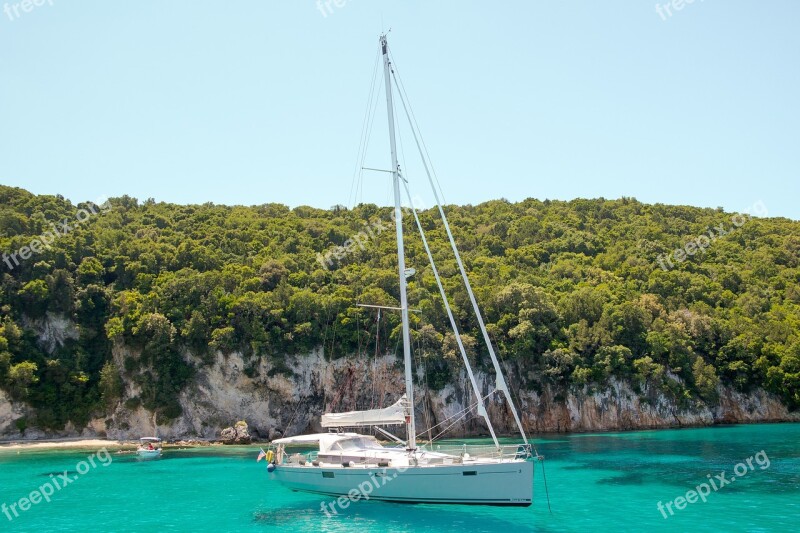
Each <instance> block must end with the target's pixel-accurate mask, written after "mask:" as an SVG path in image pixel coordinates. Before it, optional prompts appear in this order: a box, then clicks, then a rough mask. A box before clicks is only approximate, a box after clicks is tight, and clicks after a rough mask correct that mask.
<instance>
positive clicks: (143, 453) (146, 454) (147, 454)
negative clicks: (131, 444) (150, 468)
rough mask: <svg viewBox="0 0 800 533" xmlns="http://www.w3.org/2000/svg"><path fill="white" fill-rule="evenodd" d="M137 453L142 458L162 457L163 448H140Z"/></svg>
mask: <svg viewBox="0 0 800 533" xmlns="http://www.w3.org/2000/svg"><path fill="white" fill-rule="evenodd" d="M136 454H137V455H138V456H139V458H140V459H158V458H159V457H161V450H138V451H137V452H136Z"/></svg>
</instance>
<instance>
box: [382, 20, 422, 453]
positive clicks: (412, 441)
mask: <svg viewBox="0 0 800 533" xmlns="http://www.w3.org/2000/svg"><path fill="white" fill-rule="evenodd" d="M380 43H381V52H382V53H383V75H384V80H385V81H384V85H386V111H387V115H388V117H389V146H390V148H391V152H392V181H393V183H394V225H395V230H396V233H397V268H398V271H399V273H400V314H401V316H402V317H403V361H404V363H405V370H406V400H407V401H408V411H407V414H406V434H407V435H408V442H407V448H408V449H409V450H414V449H416V447H417V443H416V435H417V433H416V427H415V424H414V380H413V377H412V373H411V339H410V335H409V327H408V297H407V296H406V258H405V247H404V246H403V210H402V208H401V206H400V165H399V164H398V163H397V146H396V144H395V138H394V135H395V131H394V103H393V101H392V80H391V70H392V66H391V65H392V64H391V62H390V61H389V46H388V45H387V43H386V35H381V41H380Z"/></svg>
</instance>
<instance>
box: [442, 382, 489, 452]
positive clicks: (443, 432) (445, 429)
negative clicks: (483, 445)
mask: <svg viewBox="0 0 800 533" xmlns="http://www.w3.org/2000/svg"><path fill="white" fill-rule="evenodd" d="M495 392H497V389H495V390H493V391H492V392H490V393H489V394H487V395H486V396H484V397H483V398H481V402H483V401H485V400H486V399H487V398H488V397H489V396H491V395H492V394H494V393H495ZM476 405H478V403H477V402H476V403H474V404H472V405H471V406H470V407H469V409H468V410H467V412H465V413H464V414H463V415H462V416H460V417H458V419H457V420H455V421H454V422H453V423H452V424H450V425H449V426H447V427H446V428H444V429H443V430H442V431H440V432H439V434H438V435H436V436H435V437H433V440H437V439H438V438H439V437H441V436H442V435H444V434H445V433H447V432H448V431H449V430H450V428H451V427H453V426H455V425H456V424H458V423H459V422H461V420H462V419H463V418H464V417H466V416H467V413H469V411H471V410H472V408H473V407H475V406H476ZM451 418H452V417H451ZM473 418H478V417H477V416H475V417H473ZM470 420H472V418H470ZM497 447H498V448H499V447H500V445H499V444H498V445H497Z"/></svg>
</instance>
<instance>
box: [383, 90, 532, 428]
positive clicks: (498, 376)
mask: <svg viewBox="0 0 800 533" xmlns="http://www.w3.org/2000/svg"><path fill="white" fill-rule="evenodd" d="M395 84H397V78H395ZM398 92H399V91H398ZM400 102H401V103H402V104H403V109H404V110H405V112H406V118H407V119H408V121H409V123H410V122H411V115H409V113H408V108H407V107H406V101H405V99H404V98H403V95H402V93H400ZM411 133H412V134H413V135H414V141H415V142H416V144H417V149H418V150H419V153H420V157H421V159H422V165H423V166H424V167H425V173H426V174H427V176H428V183H429V184H430V186H431V190H432V191H433V196H434V198H435V199H436V205H437V207H438V208H439V216H441V218H442V223H443V224H444V229H445V232H446V233H447V238H448V239H449V241H450V248H451V249H452V250H453V256H454V257H455V259H456V264H457V265H458V270H459V272H460V273H461V279H462V280H463V282H464V288H466V289H467V294H468V295H469V300H470V303H471V304H472V310H473V312H474V313H475V318H476V319H477V320H478V325H479V326H480V329H481V333H482V334H483V340H484V342H485V343H486V348H487V349H488V350H489V356H490V357H491V359H492V365H494V371H495V383H496V384H497V388H498V389H500V390H502V391H503V393H504V394H505V396H506V399H507V400H508V405H509V408H510V410H511V414H512V415H514V421H515V422H516V424H517V428H518V429H519V432H520V433H521V434H522V439H523V440H524V441H525V443H527V442H528V437H527V435H526V434H525V429H524V428H523V427H522V422H521V421H520V418H519V414H518V413H517V408H516V407H515V406H514V400H513V399H512V398H511V393H510V392H509V391H508V385H507V384H506V380H505V377H503V370H502V369H501V368H500V363H499V362H498V360H497V356H496V355H495V353H494V346H492V340H491V338H489V332H488V331H487V330H486V324H485V323H484V322H483V316H482V315H481V310H480V308H479V307H478V302H477V300H476V299H475V294H474V293H473V292H472V285H471V284H470V282H469V277H468V276H467V271H466V270H465V269H464V263H463V261H462V260H461V254H460V253H459V252H458V247H457V246H456V241H455V238H454V237H453V232H452V231H451V229H450V223H449V222H448V221H447V215H446V214H445V212H444V208H443V207H442V202H441V200H440V198H439V194H438V193H437V192H436V187H435V186H434V183H433V178H432V177H431V172H430V169H429V168H428V164H427V162H426V161H425V158H424V156H423V154H422V147H421V146H420V143H419V138H418V137H417V133H416V131H415V130H414V128H413V126H412V128H411Z"/></svg>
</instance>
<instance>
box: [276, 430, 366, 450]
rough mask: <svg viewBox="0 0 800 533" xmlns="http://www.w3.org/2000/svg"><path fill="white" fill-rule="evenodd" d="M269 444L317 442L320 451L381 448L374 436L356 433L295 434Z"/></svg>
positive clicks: (311, 443) (312, 443) (306, 443)
mask: <svg viewBox="0 0 800 533" xmlns="http://www.w3.org/2000/svg"><path fill="white" fill-rule="evenodd" d="M271 444H282V445H287V444H288V445H292V444H295V445H305V446H310V445H314V444H319V451H320V452H322V453H324V452H327V451H330V450H342V449H348V448H353V447H359V448H375V447H377V448H382V446H381V445H380V444H379V443H378V441H377V440H375V437H372V436H370V435H359V434H358V433H314V434H312V435H297V436H296V437H285V438H283V439H276V440H274V441H272V442H271ZM337 444H338V446H337Z"/></svg>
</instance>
